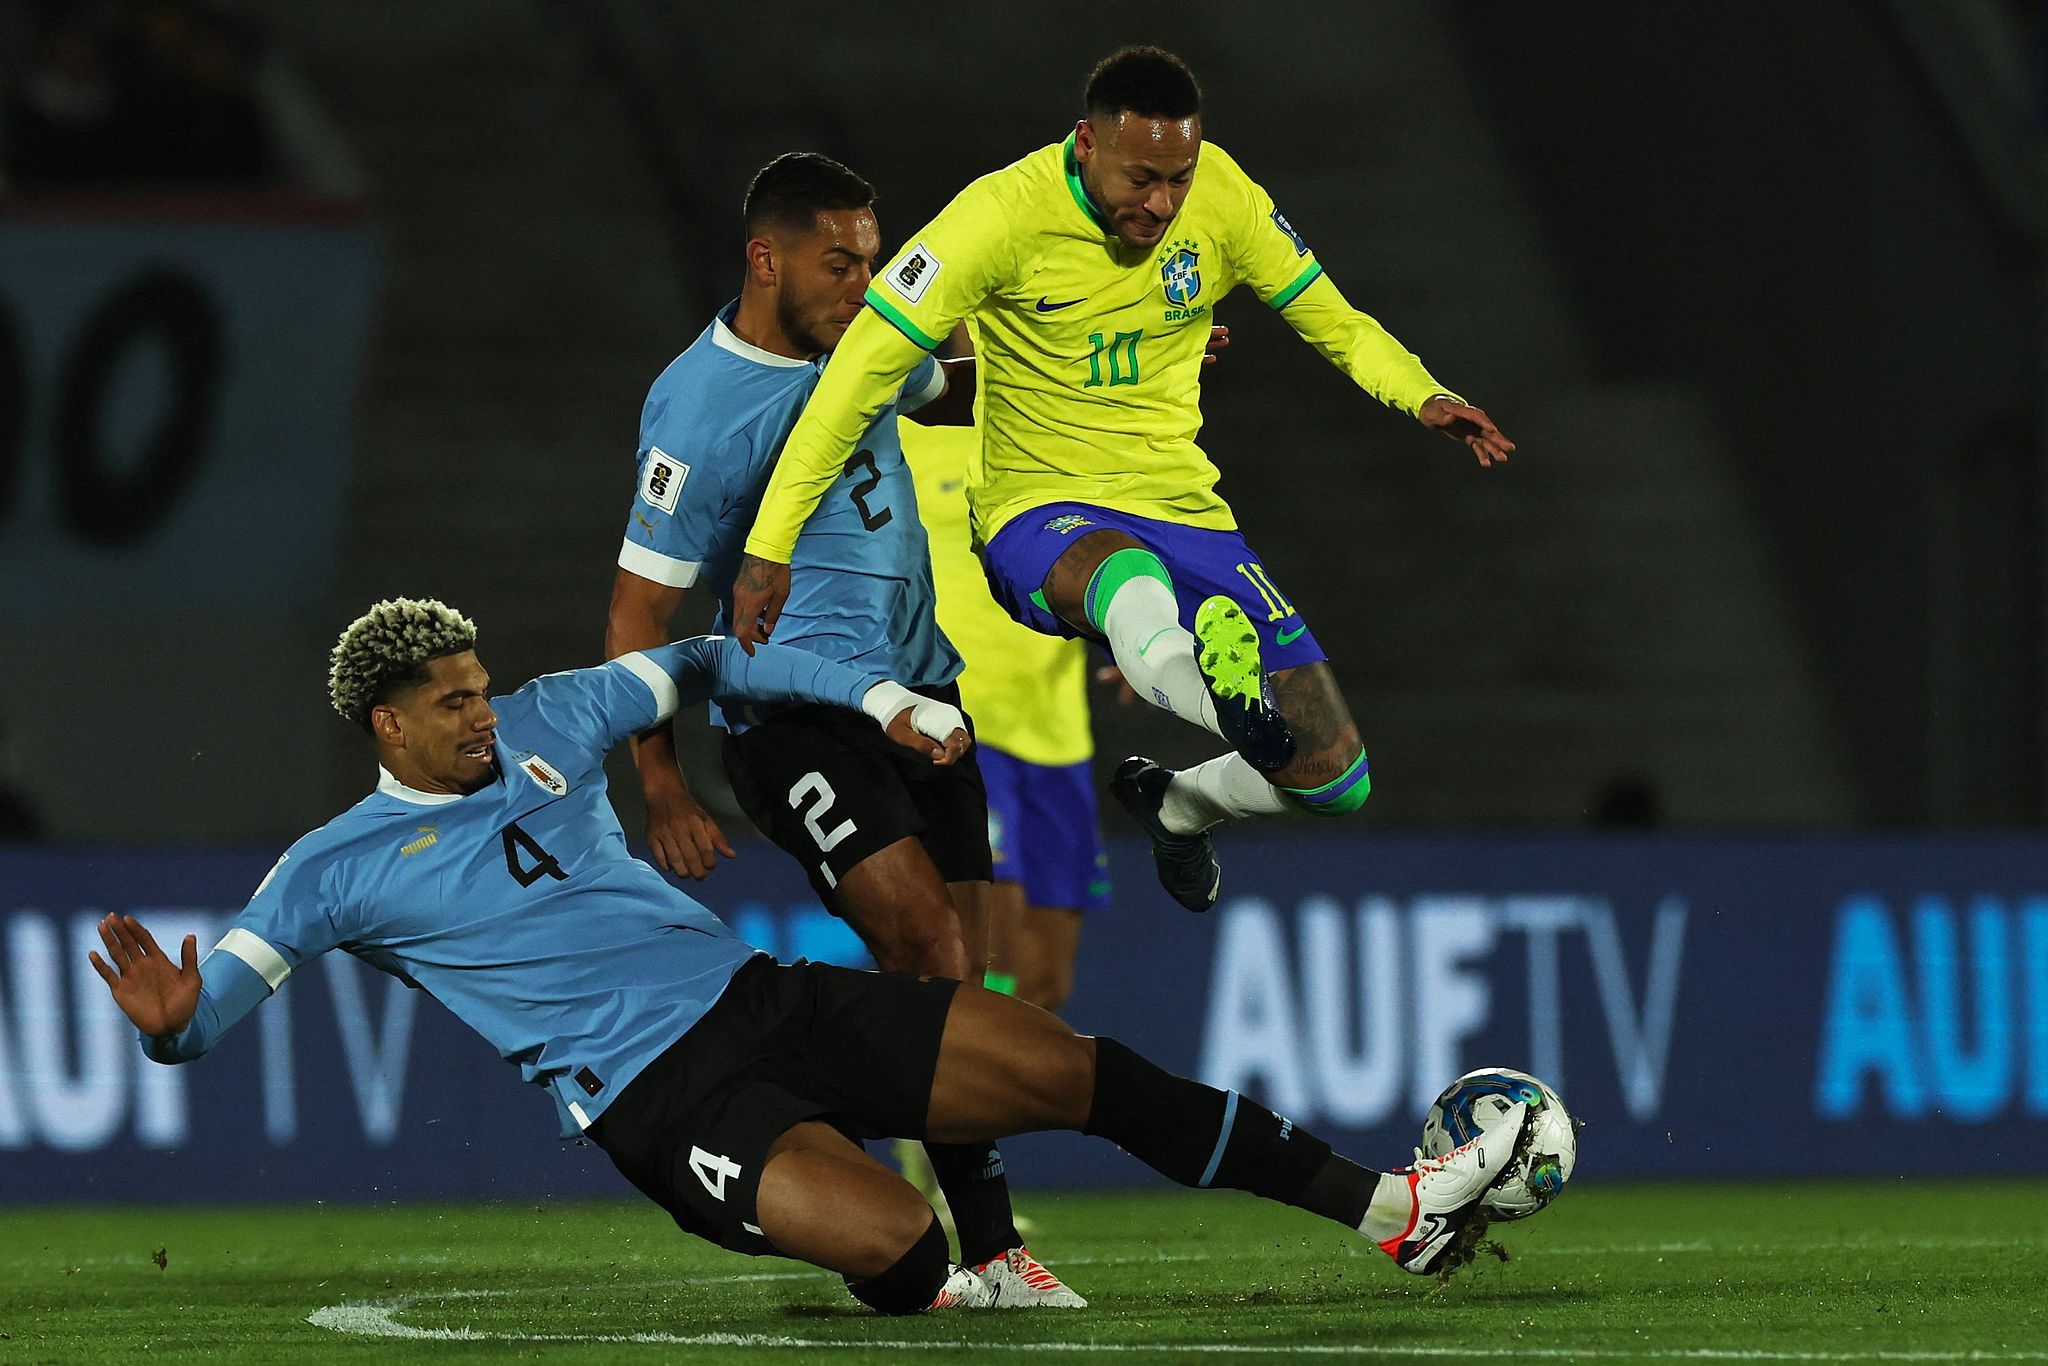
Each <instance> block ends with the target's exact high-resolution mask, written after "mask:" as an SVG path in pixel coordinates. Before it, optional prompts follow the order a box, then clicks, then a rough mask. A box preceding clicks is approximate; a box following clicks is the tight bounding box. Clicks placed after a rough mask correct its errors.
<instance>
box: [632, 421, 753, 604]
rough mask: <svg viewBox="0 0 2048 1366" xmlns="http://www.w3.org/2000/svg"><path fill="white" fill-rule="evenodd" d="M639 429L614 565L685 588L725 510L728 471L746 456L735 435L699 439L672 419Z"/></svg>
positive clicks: (727, 506) (748, 457) (711, 545)
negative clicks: (635, 472) (629, 502)
mask: <svg viewBox="0 0 2048 1366" xmlns="http://www.w3.org/2000/svg"><path fill="white" fill-rule="evenodd" d="M643 435H644V437H645V441H644V444H643V445H642V446H641V448H640V476H639V485H638V487H637V488H636V489H635V490H634V493H633V510H632V514H631V516H630V517H628V519H627V521H626V538H625V540H624V541H623V542H621V543H620V545H619V568H621V569H624V570H626V571H628V572H629V573H633V574H638V575H639V576H640V577H641V578H643V579H648V580H651V581H653V582H655V583H659V584H664V585H666V586H668V587H670V588H689V587H692V586H693V585H695V584H696V582H697V572H698V569H699V567H700V566H702V564H703V563H704V561H705V560H706V559H707V558H708V557H709V556H710V555H711V552H712V550H713V548H714V545H715V538H716V536H717V535H718V528H719V524H720V522H721V520H722V519H723V518H724V516H725V514H726V513H727V512H728V511H729V510H730V499H731V491H730V487H729V485H730V481H731V474H732V471H733V470H734V469H735V468H745V467H746V465H747V463H748V462H749V461H750V460H751V459H752V455H751V452H750V450H749V448H748V447H747V445H746V443H745V442H744V441H742V440H738V439H733V438H726V439H717V440H713V441H711V442H709V443H707V442H706V441H705V439H704V438H703V437H702V436H701V435H698V434H696V433H692V432H690V431H687V430H684V429H683V427H682V424H679V423H669V422H664V423H657V424H655V426H654V428H653V430H651V431H649V432H647V433H644V434H643Z"/></svg>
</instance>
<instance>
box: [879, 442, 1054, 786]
mask: <svg viewBox="0 0 2048 1366" xmlns="http://www.w3.org/2000/svg"><path fill="white" fill-rule="evenodd" d="M897 431H898V432H899V434H900V435H901V436H902V438H903V457H904V459H905V460H906V461H908V462H909V464H910V474H911V478H912V479H913V480H914V481H915V482H916V484H917V510H918V515H919V516H920V517H922V518H923V520H924V529H925V537H926V539H927V540H928V541H930V543H931V550H932V581H933V584H934V585H935V586H936V587H937V589H938V597H939V628H940V629H941V630H943V631H944V632H945V633H946V638H947V639H948V640H950V641H952V642H953V648H954V649H956V650H958V651H959V652H960V655H961V657H962V658H963V659H965V660H966V661H967V668H966V670H965V671H964V672H963V673H962V674H961V675H960V698H961V702H962V703H963V704H964V705H965V707H966V708H967V714H968V715H969V716H972V717H973V718H974V730H975V734H976V735H977V736H978V737H980V739H981V741H982V743H983V744H988V745H994V746H995V747H996V748H997V749H1000V750H1002V751H1004V752H1005V753H1007V754H1012V755H1015V756H1016V757H1017V758H1019V759H1022V760H1024V761H1025V762H1026V763H1032V764H1046V765H1066V764H1078V763H1081V762H1082V761H1084V760H1086V759H1088V758H1090V757H1091V756H1092V755H1093V754H1094V753H1095V744H1094V737H1093V736H1092V735H1091V734H1090V732H1089V729H1088V647H1087V646H1086V645H1084V644H1083V643H1082V642H1080V641H1078V640H1066V639H1061V638H1059V637H1056V636H1042V635H1040V634H1038V632H1036V631H1034V630H1032V629H1031V628H1029V627H1027V626H1019V625H1018V624H1017V623H1016V622H1014V621H1012V620H1010V615H1009V613H1007V612H1005V611H1004V610H1003V609H1002V608H1001V607H1000V606H998V605H997V603H996V600H995V599H994V598H992V597H990V596H989V591H988V580H987V579H986V578H985V577H984V576H983V574H982V572H981V561H980V560H979V559H977V558H976V557H975V554H974V550H973V547H972V546H971V545H970V544H969V533H968V529H967V492H966V480H967V466H968V464H969V462H970V461H971V460H972V458H973V456H974V454H975V453H976V451H978V449H979V448H980V444H981V438H980V433H979V432H977V431H976V430H975V429H974V428H972V427H922V426H919V425H918V424H917V423H915V422H899V423H898V425H897Z"/></svg>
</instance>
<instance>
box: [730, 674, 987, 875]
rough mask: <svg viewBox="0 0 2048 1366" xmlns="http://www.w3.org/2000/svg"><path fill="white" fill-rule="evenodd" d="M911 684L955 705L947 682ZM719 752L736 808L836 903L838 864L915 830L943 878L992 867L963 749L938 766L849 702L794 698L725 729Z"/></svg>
mask: <svg viewBox="0 0 2048 1366" xmlns="http://www.w3.org/2000/svg"><path fill="white" fill-rule="evenodd" d="M916 691H918V692H919V693H921V694H923V695H924V696H926V697H932V698H936V699H938V700H939V701H942V702H950V703H952V704H953V705H954V706H956V707H957V706H959V705H960V689H959V688H958V687H956V686H954V685H952V684H947V685H945V686H944V687H938V688H919V689H917V690H916ZM724 759H725V773H726V777H727V778H729V779H730V780H731V782H732V790H733V795H734V796H735V797H737V798H738V799H739V804H740V809H741V810H743V811H745V812H746V813H747V816H748V818H749V819H751V820H752V821H753V822H754V825H755V826H756V828H758V829H759V830H760V831H761V833H762V834H764V835H766V836H767V837H768V838H769V839H771V840H773V841H775V843H776V844H778V845H780V846H782V848H783V849H785V850H787V851H788V852H789V854H790V855H791V856H792V857H794V858H795V859H796V861H797V862H798V863H800V864H802V865H803V868H804V872H805V873H806V874H807V875H808V876H809V877H810V880H811V886H812V887H814V888H815V889H817V893H818V897H819V899H820V900H822V901H823V902H824V903H825V904H826V905H827V906H830V907H833V908H834V909H835V910H836V909H837V908H838V902H837V900H836V899H835V897H834V895H833V891H834V889H835V888H836V887H837V886H838V885H839V879H840V878H842V877H844V876H845V875H846V873H847V870H848V869H850V868H852V867H854V866H855V865H856V864H858V863H860V862H861V861H862V860H863V859H865V858H867V857H868V856H869V855H870V854H873V853H876V852H878V851H879V850H882V849H886V848H887V847H888V846H890V845H892V844H894V843H896V842H897V841H898V840H902V839H908V838H912V837H915V838H917V839H919V840H922V841H923V843H924V847H925V851H926V852H927V853H929V854H930V855H931V858H932V862H933V864H935V865H936V866H937V868H938V870H939V876H940V878H941V879H943V880H944V881H946V882H987V881H988V880H989V878H990V876H991V872H992V862H991V859H990V855H989V847H988V791H987V789H986V788H985V787H984V786H983V785H982V778H981V766H980V764H979V763H978V762H977V761H976V759H975V754H974V751H973V750H971V749H970V750H969V751H968V752H967V753H966V754H965V755H963V756H962V757H961V758H960V760H959V761H958V762H956V763H952V764H948V765H945V766H943V767H941V766H939V765H937V764H934V763H932V762H931V760H929V759H926V758H923V757H921V756H919V755H916V754H913V753H911V752H910V751H909V750H907V749H905V748H904V747H903V746H901V745H899V744H897V743H896V742H895V741H893V740H891V739H890V738H889V737H888V735H887V734H886V733H884V731H883V730H882V728H881V727H880V726H878V725H876V724H875V723H874V722H873V721H872V720H870V719H869V718H868V717H866V716H863V715H861V714H860V713H858V712H851V711H847V710H845V709H844V708H841V707H823V706H802V707H791V708H789V709H788V710H786V711H778V712H776V713H774V714H773V715H771V716H770V717H769V718H768V719H767V720H766V721H764V722H762V723H761V724H760V725H757V726H753V727H750V728H749V729H747V730H745V731H742V732H741V733H740V734H738V735H730V734H729V735H727V736H726V737H725V748H724Z"/></svg>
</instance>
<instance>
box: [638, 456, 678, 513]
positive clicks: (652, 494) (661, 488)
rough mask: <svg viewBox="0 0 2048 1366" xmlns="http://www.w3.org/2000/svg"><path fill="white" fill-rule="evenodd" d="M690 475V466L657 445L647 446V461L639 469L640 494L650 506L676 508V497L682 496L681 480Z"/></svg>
mask: <svg viewBox="0 0 2048 1366" xmlns="http://www.w3.org/2000/svg"><path fill="white" fill-rule="evenodd" d="M689 477H690V467H689V466H688V465H685V464H684V463H683V462H682V461H680V460H677V459H675V458H674V457H673V456H671V455H669V454H668V453H667V452H666V451H664V450H662V448H661V447H659V446H649V447H648V448H647V461H646V463H645V464H644V465H642V466H641V469H640V496H641V497H642V498H644V499H646V500H647V502H648V504H649V505H650V506H652V507H658V508H660V509H661V510H662V511H663V512H668V513H673V512H674V511H675V510H676V499H678V498H680V497H682V494H683V481H684V480H685V479H688V478H689Z"/></svg>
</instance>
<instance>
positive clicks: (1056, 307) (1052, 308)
mask: <svg viewBox="0 0 2048 1366" xmlns="http://www.w3.org/2000/svg"><path fill="white" fill-rule="evenodd" d="M1087 297H1088V296H1087V295H1086V294H1083V295H1082V296H1081V298H1080V299H1069V300H1067V301H1066V302H1065V303H1063V304H1055V303H1048V302H1046V298H1045V296H1044V295H1043V294H1041V295H1039V296H1038V311H1039V312H1040V313H1057V312H1059V311H1060V310H1061V309H1063V308H1072V307H1073V306H1074V305H1075V304H1078V303H1080V302H1081V300H1082V299H1086V298H1087Z"/></svg>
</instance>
